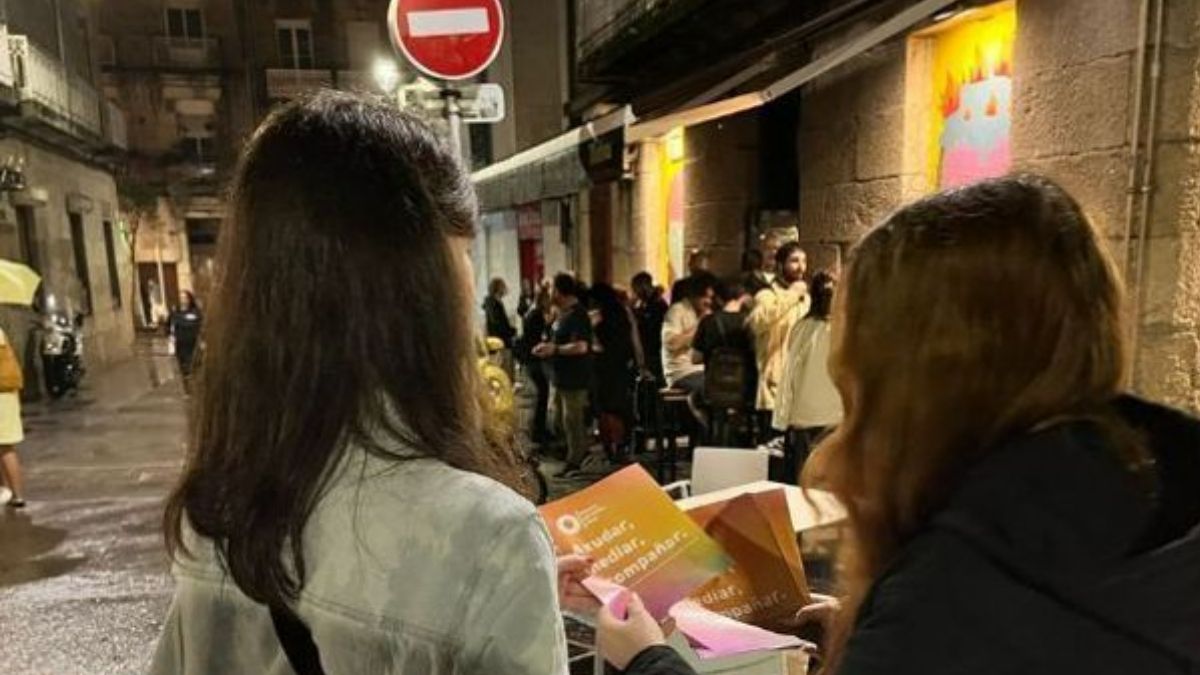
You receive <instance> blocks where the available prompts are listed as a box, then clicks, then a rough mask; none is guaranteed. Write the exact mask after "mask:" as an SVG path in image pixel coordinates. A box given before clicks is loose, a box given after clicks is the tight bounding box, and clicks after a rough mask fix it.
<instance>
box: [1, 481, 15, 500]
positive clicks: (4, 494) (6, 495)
mask: <svg viewBox="0 0 1200 675" xmlns="http://www.w3.org/2000/svg"><path fill="white" fill-rule="evenodd" d="M12 498H13V493H12V490H9V489H8V488H6V487H4V486H3V485H0V504H7V503H8V502H9V501H10V500H11V499H12Z"/></svg>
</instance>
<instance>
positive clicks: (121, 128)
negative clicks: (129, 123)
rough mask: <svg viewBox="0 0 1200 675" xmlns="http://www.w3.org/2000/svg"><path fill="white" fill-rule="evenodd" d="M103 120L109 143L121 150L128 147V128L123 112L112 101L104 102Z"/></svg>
mask: <svg viewBox="0 0 1200 675" xmlns="http://www.w3.org/2000/svg"><path fill="white" fill-rule="evenodd" d="M104 120H105V123H106V124H105V127H106V130H107V133H106V134H105V139H106V140H108V143H109V145H111V146H113V147H114V148H120V149H121V150H128V149H129V130H128V128H127V127H126V125H125V112H124V111H123V110H121V109H120V108H118V107H117V105H116V104H115V103H113V102H112V101H105V102H104Z"/></svg>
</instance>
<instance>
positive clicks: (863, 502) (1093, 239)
mask: <svg viewBox="0 0 1200 675" xmlns="http://www.w3.org/2000/svg"><path fill="white" fill-rule="evenodd" d="M840 291H841V292H840V293H839V294H838V300H837V301H836V307H835V314H834V327H833V330H834V338H833V340H834V346H833V353H832V355H831V359H830V361H831V363H830V367H831V372H832V374H833V377H834V380H835V382H836V384H837V386H838V389H839V391H840V392H841V394H842V398H843V402H844V404H845V411H846V415H845V419H844V422H843V423H842V425H841V426H840V427H839V428H838V429H837V430H836V431H835V432H834V433H833V434H832V435H831V436H830V437H829V438H828V439H827V440H826V441H825V442H824V443H822V444H821V446H820V447H819V448H818V449H817V451H816V452H815V453H814V455H813V458H812V460H811V461H810V462H809V465H808V466H806V468H805V481H806V483H808V484H812V483H816V484H820V485H822V486H823V487H828V488H829V489H831V490H832V491H833V492H834V493H835V494H836V495H837V496H838V497H839V498H840V499H841V501H842V502H843V503H844V504H845V506H846V507H847V510H848V512H849V531H850V535H851V536H850V540H849V541H848V542H846V543H845V546H844V549H845V551H844V552H845V558H844V560H843V561H842V565H841V569H842V572H843V574H844V577H843V579H842V581H843V586H844V588H843V590H844V592H845V593H846V595H847V599H846V602H845V603H844V607H843V612H842V613H841V615H840V623H841V625H840V628H839V629H838V630H836V631H835V632H834V635H833V637H832V640H831V649H830V656H831V659H830V666H831V668H830V670H832V669H836V667H837V661H838V659H839V656H840V654H841V652H842V651H843V649H844V646H845V643H846V640H847V639H848V637H849V633H850V630H851V627H852V626H853V623H854V620H855V617H856V614H857V609H858V606H859V604H860V603H861V602H862V599H863V597H864V596H865V594H866V592H867V590H868V589H869V588H870V586H871V585H872V584H873V583H874V581H875V580H876V579H877V578H879V576H880V575H881V574H882V573H883V571H884V570H885V568H886V567H887V566H888V564H889V563H890V562H891V561H892V560H893V559H894V558H895V556H896V555H897V553H898V552H899V551H900V549H901V548H902V547H903V546H904V545H905V544H906V543H907V542H908V541H909V540H910V539H911V538H912V537H913V536H914V535H915V533H916V532H918V531H919V530H920V529H921V528H922V527H923V526H924V525H925V524H926V523H927V522H928V520H929V519H930V517H931V516H932V515H933V514H934V513H936V511H937V510H938V509H939V508H940V507H941V506H942V505H943V504H944V503H945V501H946V500H947V499H948V497H949V496H950V495H951V493H952V491H953V489H954V488H955V486H956V485H957V483H958V482H959V481H960V479H961V478H962V477H963V475H964V473H965V471H966V470H967V469H968V468H970V467H971V466H972V465H973V464H975V463H976V462H977V461H978V460H979V459H980V458H981V457H983V456H984V455H986V454H987V453H989V452H991V451H993V450H995V449H996V448H997V447H998V446H1000V445H1001V444H1002V443H1004V442H1005V441H1006V440H1007V439H1010V438H1012V437H1013V436H1016V435H1019V434H1022V433H1025V432H1027V431H1029V430H1030V429H1032V428H1034V427H1037V426H1039V425H1043V424H1046V423H1050V422H1052V421H1053V420H1055V419H1059V418H1066V417H1080V416H1086V417H1093V418H1096V419H1100V420H1102V421H1104V422H1105V424H1106V426H1107V427H1108V428H1111V429H1113V430H1114V432H1115V433H1118V434H1119V433H1121V432H1120V425H1119V423H1118V422H1117V421H1116V420H1115V419H1113V418H1112V417H1111V414H1110V413H1108V412H1107V403H1108V402H1109V401H1110V400H1111V399H1112V397H1113V396H1114V395H1115V394H1117V393H1118V391H1119V389H1120V387H1121V385H1122V381H1123V378H1124V375H1125V364H1126V354H1125V346H1124V343H1123V338H1122V336H1123V334H1124V333H1123V329H1122V323H1123V322H1122V291H1121V288H1120V284H1119V282H1118V280H1117V275H1116V273H1115V270H1114V267H1113V265H1112V263H1111V261H1110V259H1109V258H1108V256H1107V255H1106V254H1105V251H1104V249H1103V247H1102V245H1101V243H1100V240H1099V237H1098V236H1097V234H1096V232H1095V230H1094V228H1093V227H1092V226H1091V224H1090V223H1089V221H1088V220H1087V218H1086V217H1085V216H1084V214H1083V212H1082V211H1081V209H1080V207H1079V205H1078V204H1077V203H1076V202H1075V200H1074V199H1072V198H1071V196H1070V195H1068V194H1067V193H1066V192H1065V191H1063V190H1062V189H1061V188H1060V187H1058V186H1057V185H1055V184H1054V183H1052V182H1050V181H1049V180H1046V179H1044V178H1040V177H1034V176H1016V177H1010V178H1003V179H997V180H991V181H986V182H982V183H978V184H975V185H972V186H970V187H966V188H962V189H958V190H953V191H948V192H942V193H939V194H936V195H933V196H931V197H929V198H926V199H923V200H921V201H918V202H916V203H914V204H912V205H910V206H907V207H905V208H903V209H901V210H900V211H898V212H897V213H895V214H894V215H892V216H891V217H890V218H889V219H888V220H887V221H886V222H884V223H883V224H882V225H880V226H879V227H877V228H875V229H874V230H872V231H871V232H870V233H868V234H867V235H866V237H865V238H864V239H863V240H862V241H861V242H860V243H859V245H858V246H857V248H856V250H855V251H854V253H853V254H852V256H851V261H850V263H849V266H848V269H847V273H846V275H845V278H844V281H843V283H842V286H841V289H840ZM1120 445H1121V446H1122V447H1126V448H1128V452H1129V453H1130V457H1129V459H1130V460H1133V459H1136V457H1135V456H1134V455H1136V453H1137V450H1136V447H1135V446H1132V445H1127V444H1120Z"/></svg>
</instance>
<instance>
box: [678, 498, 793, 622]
mask: <svg viewBox="0 0 1200 675" xmlns="http://www.w3.org/2000/svg"><path fill="white" fill-rule="evenodd" d="M688 515H689V516H691V517H692V518H693V519H694V520H695V521H696V523H697V524H699V525H700V526H702V527H703V528H704V530H705V532H707V533H708V534H709V535H710V536H711V537H712V538H713V539H714V540H716V542H717V543H718V544H720V545H721V547H722V548H723V549H724V550H725V552H726V553H727V554H728V555H729V556H730V557H731V558H733V560H734V565H733V567H731V568H730V569H728V570H726V571H725V572H724V573H722V574H721V575H720V576H718V577H717V578H715V579H713V580H712V581H710V582H708V583H707V584H705V585H704V586H702V587H700V588H699V589H697V590H696V591H695V592H693V593H692V594H691V596H689V597H690V599H692V600H694V601H695V602H696V603H698V604H699V605H701V606H703V607H705V608H707V609H709V610H712V611H713V612H717V613H718V614H722V615H724V616H727V617H729V618H732V619H737V620H738V621H744V622H746V623H749V624H753V625H755V626H760V627H763V628H771V629H781V628H785V627H786V624H787V621H788V620H789V619H791V618H792V617H794V616H795V615H796V612H797V611H799V610H800V608H801V607H803V606H805V605H807V604H808V603H809V602H810V599H809V594H808V583H807V580H806V579H805V577H804V567H803V566H802V564H801V561H800V547H799V545H798V544H797V543H796V535H795V533H794V532H793V531H792V524H791V519H790V516H789V515H788V505H787V496H786V494H785V493H784V491H783V490H772V491H769V492H759V493H752V494H743V495H740V496H738V497H735V498H733V499H729V500H726V501H723V502H718V503H715V504H710V505H708V506H703V507H700V508H697V509H694V510H692V511H689V512H688Z"/></svg>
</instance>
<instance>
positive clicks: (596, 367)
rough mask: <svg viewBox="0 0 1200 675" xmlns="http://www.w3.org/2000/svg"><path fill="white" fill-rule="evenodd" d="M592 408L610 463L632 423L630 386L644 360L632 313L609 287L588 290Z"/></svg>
mask: <svg viewBox="0 0 1200 675" xmlns="http://www.w3.org/2000/svg"><path fill="white" fill-rule="evenodd" d="M591 305H592V311H593V316H594V318H593V327H592V331H593V340H592V352H593V353H594V354H595V357H594V358H593V360H592V372H593V377H592V408H593V409H594V411H595V413H596V417H597V427H598V428H599V431H600V442H601V443H602V444H603V445H604V452H605V454H606V455H607V456H608V458H609V459H610V460H618V459H620V458H621V457H622V455H623V450H624V446H625V443H626V441H627V440H628V430H629V427H630V424H631V423H632V421H633V385H634V378H635V376H636V373H637V372H638V370H640V367H641V364H642V361H643V359H644V356H643V355H642V350H641V343H640V340H639V338H638V334H637V330H636V328H635V327H634V318H633V312H632V311H630V309H629V305H628V304H627V303H626V302H625V301H624V300H623V299H622V298H621V295H620V294H619V293H618V292H617V291H616V289H614V288H613V287H612V286H611V285H609V284H606V283H598V284H596V285H595V286H593V287H592V292H591Z"/></svg>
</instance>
